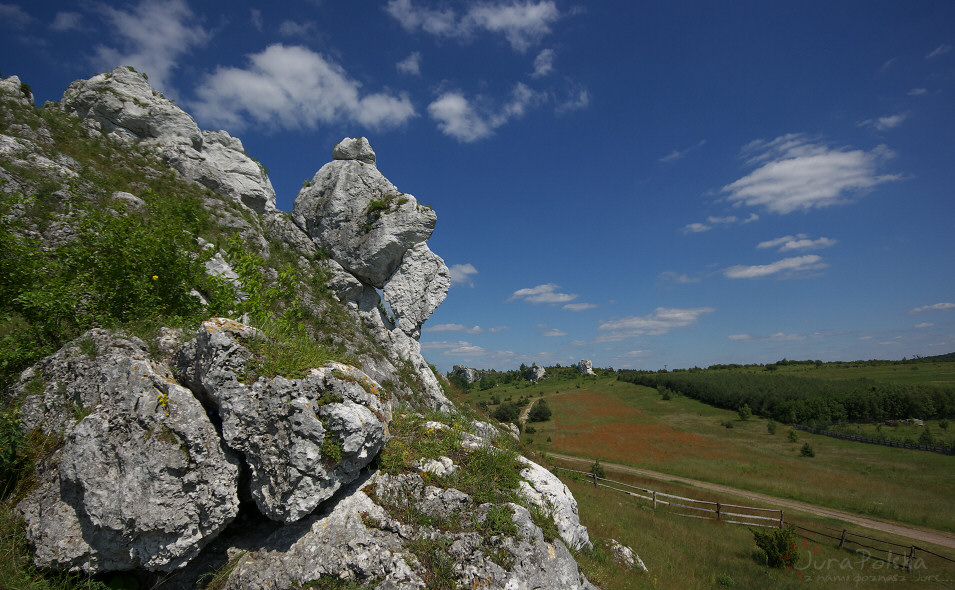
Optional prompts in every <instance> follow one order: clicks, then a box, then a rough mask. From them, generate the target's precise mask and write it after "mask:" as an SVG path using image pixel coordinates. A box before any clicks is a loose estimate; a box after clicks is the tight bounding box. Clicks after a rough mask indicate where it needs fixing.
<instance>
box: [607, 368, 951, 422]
mask: <svg viewBox="0 0 955 590" xmlns="http://www.w3.org/2000/svg"><path fill="white" fill-rule="evenodd" d="M810 362H812V361H810ZM725 368H728V367H718V368H712V367H711V368H710V369H707V370H703V369H696V370H690V371H674V372H659V373H651V372H644V371H627V370H621V371H618V372H617V374H618V379H620V380H621V381H628V382H630V383H635V384H637V385H645V386H648V387H654V388H658V389H660V390H661V391H663V390H671V391H673V392H676V393H679V394H681V395H685V396H687V397H690V398H693V399H696V400H699V401H702V402H704V403H707V404H710V405H713V406H717V407H720V408H725V409H730V410H738V409H739V408H740V407H742V406H744V405H746V406H748V407H749V408H752V411H753V412H754V413H756V414H758V415H760V416H764V417H766V418H773V419H774V420H777V421H779V422H783V423H787V424H792V423H797V424H806V425H815V426H826V425H829V424H834V423H839V422H844V421H858V422H874V421H879V420H889V419H906V418H946V417H952V416H955V387H953V386H951V385H947V386H944V385H929V384H900V383H874V382H872V381H869V380H866V379H847V380H825V379H816V378H810V377H800V376H797V375H788V374H784V373H779V372H776V371H764V372H752V371H734V370H725ZM721 369H723V370H721Z"/></svg>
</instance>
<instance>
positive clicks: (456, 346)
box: [421, 340, 488, 357]
mask: <svg viewBox="0 0 955 590" xmlns="http://www.w3.org/2000/svg"><path fill="white" fill-rule="evenodd" d="M421 348H422V349H424V350H437V351H440V352H441V353H442V354H446V355H449V356H472V357H473V356H481V355H484V354H486V353H487V352H488V350H487V349H486V348H482V347H480V346H476V345H474V344H471V343H470V342H465V341H463V340H461V341H458V342H422V343H421Z"/></svg>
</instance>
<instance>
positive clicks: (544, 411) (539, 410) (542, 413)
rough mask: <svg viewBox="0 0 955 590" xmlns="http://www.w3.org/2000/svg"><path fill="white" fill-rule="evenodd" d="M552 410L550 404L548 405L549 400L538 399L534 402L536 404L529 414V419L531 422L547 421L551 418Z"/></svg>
mask: <svg viewBox="0 0 955 590" xmlns="http://www.w3.org/2000/svg"><path fill="white" fill-rule="evenodd" d="M550 417H551V410H550V406H548V405H547V400H545V399H538V400H537V401H536V402H534V405H533V406H531V411H530V413H529V414H528V415H527V420H528V421H529V422H546V421H548V420H550Z"/></svg>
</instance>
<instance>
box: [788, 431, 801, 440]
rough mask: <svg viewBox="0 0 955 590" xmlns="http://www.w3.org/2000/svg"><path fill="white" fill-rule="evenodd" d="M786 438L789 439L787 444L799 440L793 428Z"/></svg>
mask: <svg viewBox="0 0 955 590" xmlns="http://www.w3.org/2000/svg"><path fill="white" fill-rule="evenodd" d="M787 436H788V437H789V442H796V441H797V440H799V433H798V432H796V429H795V428H790V429H789V434H788V435H787Z"/></svg>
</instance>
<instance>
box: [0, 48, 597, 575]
mask: <svg viewBox="0 0 955 590" xmlns="http://www.w3.org/2000/svg"><path fill="white" fill-rule="evenodd" d="M0 93H4V94H5V95H10V96H13V95H16V97H17V100H20V101H26V102H27V103H28V104H29V105H30V106H31V108H32V96H27V95H26V94H24V87H23V85H21V84H20V83H19V80H16V79H11V78H7V79H4V80H2V81H0ZM54 106H55V108H61V109H63V110H64V111H65V112H67V113H71V114H73V115H75V116H76V117H78V118H79V120H81V121H82V123H83V125H85V126H86V130H87V131H88V133H89V134H90V137H94V138H95V137H97V136H99V135H108V136H111V137H113V138H115V139H117V140H118V141H119V142H120V144H121V145H122V144H124V143H125V144H132V143H138V144H142V145H146V146H149V147H151V148H153V149H154V151H155V153H156V154H157V155H158V156H159V157H160V158H161V160H162V161H163V162H164V163H165V164H166V165H168V166H169V167H170V168H172V169H173V170H175V171H176V172H177V173H178V174H179V175H181V176H182V177H183V178H185V179H186V180H188V181H191V182H195V183H199V184H201V185H202V186H205V187H207V188H208V189H209V190H211V191H213V192H215V193H217V194H218V195H220V196H221V197H224V198H225V199H226V200H227V201H228V204H229V207H232V206H233V205H234V210H231V211H226V210H224V209H228V208H229V207H223V206H222V201H221V200H215V201H212V200H211V198H210V203H213V204H212V205H209V207H210V208H211V209H213V213H214V215H215V216H216V217H215V219H216V221H217V223H219V224H220V225H221V226H222V227H223V229H225V230H227V231H230V232H232V233H235V234H237V235H239V236H241V237H242V238H243V239H244V240H246V241H248V242H249V243H251V244H254V245H255V246H256V247H257V248H259V249H262V250H267V249H268V248H269V247H270V245H274V244H275V243H281V244H282V245H283V247H285V248H288V249H290V250H291V251H293V252H295V253H296V254H297V255H299V256H300V258H301V261H302V262H301V263H300V265H301V266H302V267H303V268H316V267H314V266H307V264H306V263H308V264H316V265H321V266H320V268H321V271H322V273H323V275H322V276H325V277H330V279H329V287H330V288H331V290H332V291H333V293H334V294H335V296H336V297H337V299H338V300H339V302H340V305H341V307H342V308H343V309H344V311H345V313H346V314H350V315H351V317H352V318H354V320H355V321H356V322H359V323H363V326H364V328H363V329H362V331H361V333H362V334H366V335H367V336H365V337H367V338H370V339H371V340H373V341H374V342H375V343H376V344H377V346H378V348H377V351H379V352H374V351H373V352H367V351H365V350H358V351H356V352H355V353H354V355H353V358H355V359H357V362H356V364H357V365H359V366H353V365H347V364H342V363H337V362H329V363H326V364H324V365H322V366H317V367H314V368H312V369H311V370H309V371H307V372H306V373H305V374H298V375H297V376H295V377H294V378H293V377H291V376H274V377H263V376H256V375H257V373H256V371H255V370H254V367H255V366H257V365H255V363H257V362H258V361H259V360H260V359H259V358H258V356H257V355H258V354H260V353H257V352H255V351H256V350H258V349H256V346H255V344H256V343H261V342H263V341H264V340H265V339H266V336H265V335H264V334H263V333H261V332H259V331H258V330H257V329H256V328H255V327H254V326H250V325H248V324H247V322H248V320H242V321H239V320H236V319H228V318H221V317H213V318H210V319H208V320H206V321H205V322H203V323H202V325H201V326H200V328H199V329H198V331H197V332H196V333H195V334H183V333H182V331H181V330H172V329H166V328H163V329H162V330H161V333H160V335H159V336H158V337H156V338H155V339H154V340H152V341H148V342H147V341H144V340H142V339H140V338H138V337H136V336H133V335H130V334H127V333H124V332H122V331H107V330H102V329H93V330H90V331H87V332H86V333H84V334H83V335H82V336H80V337H79V338H77V339H75V340H73V341H72V342H70V343H68V344H66V345H65V346H63V347H62V348H61V349H60V350H59V351H57V352H56V353H54V354H52V355H50V356H48V357H46V358H44V359H43V360H41V361H39V362H38V363H36V364H35V365H33V366H32V367H31V368H29V369H27V370H26V371H24V372H23V373H22V374H21V375H20V378H19V380H18V382H17V383H16V384H15V386H14V387H13V388H12V391H8V392H6V394H7V396H8V397H7V399H8V400H22V403H19V402H18V403H19V410H20V416H21V428H22V429H23V431H24V432H30V431H34V430H40V431H43V432H45V433H46V434H48V435H50V436H52V437H57V438H59V439H60V440H61V441H62V444H61V445H60V446H59V447H58V448H57V450H56V451H55V452H54V453H53V454H52V455H51V456H49V457H47V458H45V459H42V460H40V461H39V462H38V464H37V465H36V469H35V479H36V485H35V486H34V487H33V488H32V489H31V491H29V493H28V494H27V495H26V496H25V498H24V499H23V500H21V501H20V502H19V504H18V505H17V506H16V510H17V512H18V513H19V515H20V516H22V518H23V520H24V522H25V525H26V537H27V539H28V541H29V543H30V545H31V547H32V548H33V549H34V551H35V562H36V565H37V566H39V567H40V568H50V569H54V570H62V571H71V572H85V573H89V574H103V573H108V572H130V573H131V574H133V575H134V576H136V577H137V578H138V579H139V580H140V582H141V584H147V585H146V586H144V587H155V588H162V589H179V588H183V589H185V588H194V587H196V583H197V580H198V579H199V578H200V577H201V576H203V575H207V574H208V573H209V572H210V571H212V570H215V569H217V568H218V569H219V571H220V572H224V574H223V576H224V578H223V581H222V586H221V587H224V588H234V589H246V588H302V587H313V586H314V585H315V584H316V583H318V584H319V587H324V586H321V582H320V580H322V579H324V578H332V579H334V580H337V581H339V582H341V581H344V582H359V583H361V584H362V586H363V587H375V588H379V589H389V590H390V589H411V588H425V587H428V585H429V579H431V578H430V576H432V575H433V572H432V571H431V569H432V566H431V565H429V563H428V560H427V559H425V558H424V557H422V552H421V547H422V546H436V547H439V548H441V549H440V550H441V552H442V555H445V556H450V557H452V558H453V567H452V569H451V572H450V574H448V575H450V576H452V577H453V579H454V582H453V583H454V584H455V585H458V586H467V587H484V588H507V589H511V588H513V589H518V588H568V589H578V588H580V589H589V588H593V586H592V585H591V584H590V583H589V582H588V581H587V579H586V578H585V577H584V576H583V574H581V573H580V570H579V568H578V567H577V564H576V562H575V560H574V558H573V554H572V552H573V551H577V550H580V549H582V548H586V547H591V541H590V539H589V536H588V533H587V529H586V528H585V527H583V526H582V525H581V524H580V520H579V517H578V513H577V504H576V501H575V500H574V498H573V496H572V495H571V493H570V491H569V489H568V488H567V487H566V486H565V485H564V484H563V483H561V482H560V480H559V479H557V477H556V476H554V475H553V474H552V473H550V472H549V471H548V470H547V469H544V468H543V467H541V466H539V465H537V464H535V463H533V462H531V461H529V460H527V459H524V458H523V457H518V460H519V464H517V465H519V466H518V467H517V468H516V469H515V470H516V471H519V475H520V484H519V487H518V488H517V489H516V490H515V492H514V493H515V495H513V496H509V498H512V499H513V502H505V503H500V504H497V505H495V504H491V503H488V502H482V501H478V500H477V499H476V498H475V497H474V495H473V490H472V494H468V493H465V492H463V491H461V490H458V489H456V488H455V487H454V486H453V485H450V484H448V482H449V481H452V482H453V478H451V479H448V476H450V475H451V474H454V473H455V472H456V471H457V470H459V469H465V468H466V463H467V457H469V456H470V454H471V453H474V452H478V451H480V450H482V449H484V450H487V451H488V452H492V453H497V452H501V453H503V452H505V451H503V450H501V445H502V443H501V442H500V441H502V440H506V439H508V438H509V436H508V434H506V433H502V432H501V431H500V430H499V428H498V427H496V426H493V425H491V424H488V423H484V422H477V421H472V422H470V423H467V424H464V425H462V424H460V423H459V421H455V420H459V418H456V419H455V420H450V419H449V424H452V423H453V424H454V426H453V428H454V429H455V430H454V432H455V436H456V437H459V438H455V439H453V440H455V441H457V440H460V445H459V446H460V448H458V449H451V450H450V451H448V453H447V456H440V457H436V458H430V459H427V460H421V461H419V462H417V463H414V464H413V465H403V466H402V467H401V468H400V469H391V470H390V471H389V470H385V469H383V468H380V467H379V464H378V461H384V459H382V457H383V456H384V455H383V453H385V454H387V453H386V450H387V449H388V448H391V447H390V446H389V441H391V440H392V430H393V427H394V422H393V420H395V415H396V414H397V412H399V408H400V411H401V413H402V414H401V415H403V416H408V415H414V412H415V410H418V411H425V410H441V411H444V412H449V411H453V410H454V406H453V404H451V402H450V401H448V400H447V398H446V397H445V396H444V394H443V393H442V389H441V387H440V384H439V382H438V380H437V378H436V377H435V375H434V374H433V372H432V370H431V369H430V368H429V366H428V365H427V363H426V362H425V360H424V359H423V357H422V356H421V353H420V345H419V343H418V337H419V335H420V331H421V326H422V324H423V323H424V322H425V321H426V320H427V319H428V317H429V316H430V315H431V314H432V312H433V311H434V310H435V308H436V307H437V306H438V305H440V304H441V302H442V301H443V300H444V298H445V297H446V295H447V292H448V288H449V285H450V280H449V272H448V268H447V266H446V265H445V263H444V261H443V260H442V259H441V258H440V257H439V256H437V255H436V254H434V253H433V252H431V250H430V249H429V248H428V245H427V240H428V239H429V238H430V236H431V233H432V232H433V231H434V227H435V222H436V216H435V213H434V211H433V210H432V209H431V208H430V207H427V206H423V205H421V204H419V203H418V202H417V200H416V199H415V198H414V197H413V196H411V195H409V194H406V193H403V192H401V191H399V190H398V189H397V188H396V187H395V186H394V185H393V184H391V183H390V182H389V181H388V180H387V179H386V178H385V177H384V176H383V175H382V174H381V173H380V172H379V171H378V169H377V163H376V156H375V152H374V151H373V150H372V148H371V145H370V144H369V143H368V141H367V140H365V139H364V138H358V139H349V138H346V139H345V140H343V141H342V142H340V143H339V144H338V145H336V146H335V148H334V150H333V153H332V158H333V159H332V161H331V162H329V163H328V164H325V165H324V166H322V167H321V169H320V170H319V171H318V172H317V173H316V174H315V175H314V177H313V178H312V179H311V181H310V182H308V183H306V185H307V186H305V187H303V189H302V191H301V192H300V193H299V195H298V197H297V198H296V200H295V204H294V209H293V212H292V214H291V215H288V214H285V213H283V212H281V211H278V210H277V209H276V208H275V192H274V190H273V189H272V185H271V183H270V181H269V179H268V176H267V174H266V173H265V170H264V169H263V168H262V167H261V166H260V165H259V164H258V163H257V162H256V161H255V160H253V159H252V158H250V157H249V156H248V154H246V153H245V150H244V149H243V147H242V143H241V141H239V140H238V139H236V138H233V137H232V136H230V135H229V134H228V133H226V132H225V131H202V130H200V129H199V127H198V126H197V125H196V123H195V121H194V120H193V119H192V117H190V116H189V115H188V114H186V113H185V112H184V111H182V109H180V108H179V107H178V106H176V105H175V104H174V103H172V102H171V101H169V100H167V99H166V98H164V97H163V96H162V95H160V94H158V93H157V92H155V91H154V90H153V89H152V88H151V87H150V86H149V84H148V82H147V81H146V79H145V77H144V76H142V75H141V74H139V73H137V72H135V70H133V69H131V68H127V67H120V68H117V69H115V70H113V71H112V72H110V73H107V74H101V75H98V76H94V77H93V78H90V79H88V80H80V81H77V82H75V83H73V84H72V85H70V87H69V89H68V90H67V91H66V93H65V94H64V97H63V100H62V102H61V103H60V104H59V105H58V106H57V105H54ZM41 135H42V130H40V131H36V130H34V131H33V135H29V134H27V132H26V131H24V133H23V134H21V136H19V137H12V136H10V135H4V134H0V155H3V154H16V155H17V157H23V158H24V161H25V162H26V161H32V162H33V163H34V164H35V165H36V166H39V169H42V170H43V171H45V172H44V173H46V174H49V175H50V177H51V178H59V179H65V178H69V177H71V176H70V175H71V174H72V175H74V176H76V174H77V171H76V170H74V168H76V167H77V166H76V162H72V161H71V159H70V158H68V157H63V158H55V159H50V160H49V161H47V160H41V159H40V158H30V157H29V153H30V151H31V149H34V148H35V147H36V146H38V145H40V144H41V143H43V142H44V141H46V140H45V139H44V137H42V136H41ZM36 151H37V153H39V150H36ZM24 154H27V155H26V156H25V155H24ZM0 173H2V170H0ZM4 182H5V183H6V187H5V189H4V190H18V189H17V187H16V186H15V185H14V183H13V182H12V181H11V182H7V179H4ZM114 198H121V199H123V200H124V201H126V202H128V203H129V204H130V206H131V208H134V207H135V206H136V205H137V204H138V203H141V202H142V201H141V199H139V197H137V196H136V195H134V194H123V195H120V196H119V197H117V196H115V195H114ZM236 211H238V213H236ZM65 239H68V238H65ZM201 245H202V247H204V248H215V247H216V246H215V245H213V244H205V243H203V244H201ZM318 253H324V254H327V257H324V256H318V255H317V254H318ZM206 268H207V272H208V273H210V274H215V275H217V276H220V277H222V278H224V279H225V280H235V279H236V277H237V275H236V274H235V272H234V271H233V269H232V268H231V267H230V266H229V263H228V261H227V259H226V258H225V257H224V256H222V253H221V252H215V255H214V256H212V258H211V259H210V260H209V261H208V262H207V263H206ZM379 293H380V294H381V295H379ZM382 296H383V297H384V301H382V299H381V297H382ZM305 304H307V305H311V304H314V305H317V303H315V302H309V301H306V302H305ZM385 304H386V305H385ZM335 305H339V303H335ZM243 321H244V322H246V323H243ZM381 351H383V352H381ZM409 369H410V373H411V376H410V377H409ZM531 370H533V373H532V374H530V376H529V378H532V379H540V378H542V377H543V374H544V370H543V368H541V367H537V366H536V365H534V366H533V367H531ZM383 384H387V385H388V386H387V387H383ZM409 405H410V406H411V407H410V408H409ZM417 419H419V420H420V421H421V422H422V426H421V427H420V430H419V431H417V434H415V435H413V436H422V437H433V436H435V433H436V432H441V431H443V430H444V429H448V428H452V426H449V425H446V424H442V423H439V422H424V418H423V417H420V415H418V418H417ZM409 436H411V435H409ZM397 444H398V445H399V446H398V448H399V449H405V448H406V447H407V445H408V444H409V443H408V439H407V437H406V438H405V439H401V440H398V441H397ZM511 444H512V443H511ZM398 456H399V457H401V456H403V455H401V454H400V453H399V455H398ZM442 478H444V479H442ZM441 482H444V483H441ZM399 504H400V505H401V506H404V507H407V510H399V511H395V510H393V509H390V508H389V506H390V507H392V508H393V507H394V506H396V505H399ZM501 510H505V511H506V513H507V514H508V515H510V521H511V522H512V524H513V527H512V528H508V529H506V530H504V532H497V533H494V534H490V533H488V532H487V531H488V530H489V526H490V525H487V524H484V523H487V522H489V519H491V515H492V513H493V514H495V515H498V516H496V517H495V518H499V515H500V514H501ZM540 515H544V516H543V518H544V520H545V521H546V523H551V521H552V525H553V526H549V525H548V526H544V525H545V524H546V523H543V522H542V521H541V519H540ZM451 520H453V522H456V523H460V525H459V526H458V527H457V528H452V529H448V528H441V527H436V526H434V525H433V523H434V522H442V521H451ZM429 523H432V524H429ZM548 530H551V531H556V533H553V534H552V533H548V532H546V531H548ZM227 563H228V567H226V564H227Z"/></svg>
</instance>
